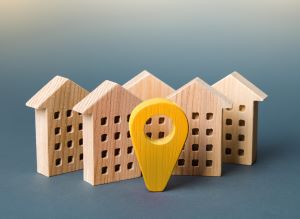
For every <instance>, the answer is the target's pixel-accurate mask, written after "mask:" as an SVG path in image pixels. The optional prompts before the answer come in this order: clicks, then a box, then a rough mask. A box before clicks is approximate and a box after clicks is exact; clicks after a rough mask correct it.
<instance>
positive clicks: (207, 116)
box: [206, 113, 214, 120]
mask: <svg viewBox="0 0 300 219" xmlns="http://www.w3.org/2000/svg"><path fill="white" fill-rule="evenodd" d="M213 117H214V114H213V113H206V120H212V119H213Z"/></svg>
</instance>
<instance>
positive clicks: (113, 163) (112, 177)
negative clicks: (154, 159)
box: [73, 81, 141, 185]
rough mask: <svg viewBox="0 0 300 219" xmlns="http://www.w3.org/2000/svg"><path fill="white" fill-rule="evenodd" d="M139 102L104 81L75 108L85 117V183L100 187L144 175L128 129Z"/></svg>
mask: <svg viewBox="0 0 300 219" xmlns="http://www.w3.org/2000/svg"><path fill="white" fill-rule="evenodd" d="M140 102H141V100H140V99H139V98H137V97H136V96H134V95H133V94H131V93H130V92H129V91H127V90H126V89H125V88H123V87H122V86H120V85H119V84H116V83H114V82H111V81H104V82H103V83H102V84H100V85H99V86H98V87H97V88H96V89H95V90H93V91H92V92H91V93H90V94H89V95H87V96H86V97H85V98H84V99H83V100H82V101H80V102H79V103H78V104H77V105H76V106H75V107H74V108H73V109H74V111H77V112H79V113H82V115H83V126H84V130H83V140H84V149H83V153H84V170H83V177H84V180H85V181H87V182H89V183H90V184H92V185H98V184H104V183H109V182H114V181H120V180H124V179H131V178H135V177H140V176H141V171H140V168H139V165H138V162H137V159H136V157H135V154H134V150H133V146H132V143H131V137H130V133H129V127H128V122H129V118H130V113H131V111H132V110H133V109H134V107H135V106H136V105H138V104H139V103H140Z"/></svg>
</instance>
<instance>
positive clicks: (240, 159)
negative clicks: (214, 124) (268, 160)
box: [213, 72, 267, 165]
mask: <svg viewBox="0 0 300 219" xmlns="http://www.w3.org/2000/svg"><path fill="white" fill-rule="evenodd" d="M213 87H214V88H215V89H217V90H218V91H219V92H221V93H222V94H224V95H225V96H226V97H228V98H229V99H230V100H231V101H232V102H233V107H232V109H227V110H224V113H223V140H222V147H223V149H222V157H223V161H224V162H227V163H236V164H244V165H252V164H253V163H254V162H255V160H256V147H257V146H256V144H257V120H258V101H263V100H264V99H265V98H266V97H267V95H266V94H265V93H264V92H263V91H261V90H260V89H259V88H257V87H256V86H255V85H254V84H252V83H251V82H250V81H248V80H247V79H246V78H244V77H243V76H242V75H240V74H239V73H238V72H233V73H232V74H230V75H228V76H227V77H225V78H223V79H222V80H220V81H219V82H217V83H216V84H214V85H213Z"/></svg>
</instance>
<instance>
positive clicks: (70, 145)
mask: <svg viewBox="0 0 300 219" xmlns="http://www.w3.org/2000/svg"><path fill="white" fill-rule="evenodd" d="M78 144H79V145H80V146H82V145H83V139H82V138H80V139H79V141H78ZM73 146H74V142H73V141H72V140H70V141H67V147H68V148H73ZM60 149H61V143H60V142H58V143H55V144H54V150H56V151H58V150H60Z"/></svg>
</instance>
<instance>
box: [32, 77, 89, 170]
mask: <svg viewBox="0 0 300 219" xmlns="http://www.w3.org/2000/svg"><path fill="white" fill-rule="evenodd" d="M87 94H88V91H86V90H85V89H83V88H82V87H80V86H79V85H77V84H76V83H74V82H73V81H71V80H69V79H67V78H64V77H60V76H56V77H54V78H53V79H52V80H51V81H49V82H48V83H47V84H46V85H45V86H44V87H43V88H42V89H41V90H40V91H38V92H37V93H36V94H35V95H34V96H33V97H32V98H31V99H30V100H29V101H28V102H27V103H26V106H28V107H32V108H34V109H35V126H36V156H37V172H38V173H41V174H43V175H45V176H54V175H58V174H62V173H67V172H71V171H75V170H79V169H82V167H83V149H82V148H83V141H82V129H83V125H82V118H81V117H82V116H81V115H79V114H78V113H75V112H73V111H72V108H73V106H74V105H75V104H77V103H78V102H79V101H80V100H81V99H83V98H84V97H85V96H86V95H87Z"/></svg>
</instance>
